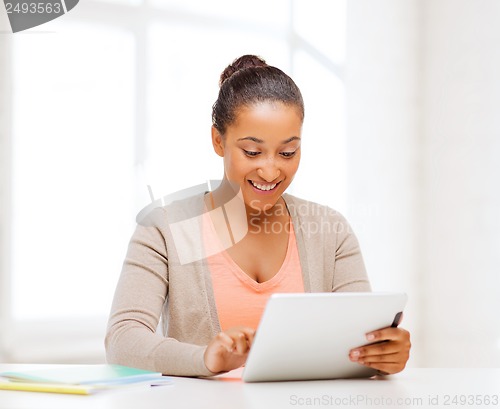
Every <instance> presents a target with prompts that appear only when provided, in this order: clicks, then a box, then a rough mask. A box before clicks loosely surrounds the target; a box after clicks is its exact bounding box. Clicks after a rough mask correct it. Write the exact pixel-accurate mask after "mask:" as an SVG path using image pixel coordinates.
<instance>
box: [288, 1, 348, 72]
mask: <svg viewBox="0 0 500 409" xmlns="http://www.w3.org/2000/svg"><path fill="white" fill-rule="evenodd" d="M293 4H294V8H293V22H294V28H295V31H296V32H297V34H299V35H300V36H301V37H302V38H304V39H305V40H306V41H307V42H308V43H310V44H311V45H312V46H313V47H314V48H315V49H317V50H318V51H319V52H321V53H322V54H323V55H324V56H326V57H327V58H329V59H330V60H331V61H332V62H334V63H337V64H343V62H344V59H345V38H346V37H345V36H346V34H345V33H346V0H315V1H314V3H311V2H310V1H307V0H295V1H294V2H293ZM312 4H314V5H312Z"/></svg>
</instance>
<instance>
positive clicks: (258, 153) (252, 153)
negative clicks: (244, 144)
mask: <svg viewBox="0 0 500 409" xmlns="http://www.w3.org/2000/svg"><path fill="white" fill-rule="evenodd" d="M243 152H245V155H247V156H250V157H252V158H254V157H255V156H257V155H260V152H255V151H247V150H245V149H243Z"/></svg>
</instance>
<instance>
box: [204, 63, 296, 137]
mask: <svg viewBox="0 0 500 409" xmlns="http://www.w3.org/2000/svg"><path fill="white" fill-rule="evenodd" d="M219 85H220V89H219V96H218V97H217V101H215V103H214V105H213V107H212V124H213V126H214V127H215V128H216V129H217V130H218V131H219V132H220V134H221V135H224V134H225V132H226V129H227V127H228V126H229V125H231V124H232V123H233V122H234V120H235V119H236V113H237V110H238V109H240V108H241V107H244V106H250V105H253V104H257V103H259V102H265V101H272V102H281V103H283V104H285V105H292V106H296V107H297V109H298V111H299V114H300V116H301V119H302V120H303V119H304V102H303V100H302V94H301V93H300V90H299V88H298V87H297V85H296V84H295V82H293V80H292V79H291V78H290V77H289V76H288V75H287V74H285V73H284V72H283V71H281V70H280V69H278V68H276V67H272V66H270V65H267V64H266V62H265V61H264V60H263V59H262V58H260V57H257V56H255V55H244V56H242V57H240V58H237V59H236V60H234V61H233V63H232V64H230V65H229V66H227V67H226V69H225V70H224V71H223V72H222V74H221V76H220V81H219Z"/></svg>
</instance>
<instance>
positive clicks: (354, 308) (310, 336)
mask: <svg viewBox="0 0 500 409" xmlns="http://www.w3.org/2000/svg"><path fill="white" fill-rule="evenodd" d="M406 300H407V296H406V294H404V293H387V292H385V293H380V292H379V293H377V292H372V293H305V294H304V293H301V294H273V295H272V296H271V297H270V298H269V300H268V302H267V304H266V308H265V310H264V314H263V316H262V319H261V321H260V324H259V327H258V328H257V333H256V335H255V338H254V341H253V344H252V347H251V349H250V352H249V355H248V358H247V361H246V364H245V368H244V370H243V374H242V378H243V381H245V382H263V381H288V380H309V379H334V378H354V377H370V376H373V375H375V374H376V370H374V369H372V368H367V367H365V366H362V365H360V364H358V363H355V362H352V361H351V360H350V359H349V351H350V350H351V349H352V348H355V347H359V346H362V345H366V344H368V342H367V340H366V333H368V332H370V331H374V330H377V329H381V328H385V327H390V326H397V325H398V324H399V320H400V318H401V314H402V311H403V308H404V307H405V305H406Z"/></svg>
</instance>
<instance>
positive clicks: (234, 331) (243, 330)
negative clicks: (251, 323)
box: [226, 327, 255, 349]
mask: <svg viewBox="0 0 500 409" xmlns="http://www.w3.org/2000/svg"><path fill="white" fill-rule="evenodd" d="M226 333H227V334H228V335H229V336H230V337H231V338H233V339H236V337H239V336H240V334H243V335H244V337H245V341H246V342H247V349H248V348H250V347H251V345H252V343H253V340H254V337H255V329H254V328H250V327H233V328H229V329H228V330H227V331H226Z"/></svg>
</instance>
